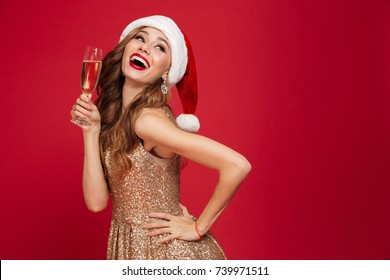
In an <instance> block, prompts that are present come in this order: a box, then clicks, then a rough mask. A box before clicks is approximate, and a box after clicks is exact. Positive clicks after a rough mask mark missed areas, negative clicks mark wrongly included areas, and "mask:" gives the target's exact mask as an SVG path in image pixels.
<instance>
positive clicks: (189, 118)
mask: <svg viewBox="0 0 390 280" xmlns="http://www.w3.org/2000/svg"><path fill="white" fill-rule="evenodd" d="M143 26H148V27H153V28H156V29H158V30H160V31H161V32H162V33H164V35H165V36H166V37H167V39H168V41H169V44H170V45H171V56H172V61H171V68H170V69H169V73H168V82H169V84H168V86H169V87H173V86H174V85H176V87H177V90H178V93H179V96H180V100H181V103H182V106H183V114H181V115H179V116H178V118H177V119H176V123H177V125H178V127H180V128H181V129H183V130H186V131H189V132H197V131H198V130H199V127H200V124H199V120H198V118H197V117H196V116H195V115H194V113H195V109H196V104H197V101H198V85H197V78H196V67H195V59H194V55H193V52H192V47H191V45H190V42H189V40H188V38H187V36H185V35H184V34H183V33H182V32H181V30H180V29H179V27H178V26H177V25H176V23H175V22H174V21H173V20H172V19H170V18H168V17H165V16H160V15H155V16H149V17H144V18H140V19H137V20H135V21H133V22H131V23H130V24H129V25H128V26H127V27H126V28H125V29H124V30H123V32H122V35H121V37H120V39H119V42H120V41H122V40H123V39H124V38H125V37H126V36H127V35H128V34H129V33H130V32H131V31H133V30H134V29H136V28H138V27H143Z"/></svg>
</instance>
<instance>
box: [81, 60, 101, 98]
mask: <svg viewBox="0 0 390 280" xmlns="http://www.w3.org/2000/svg"><path fill="white" fill-rule="evenodd" d="M101 68H102V62H101V61H99V60H83V66H82V69H81V90H82V91H83V93H85V94H92V92H93V91H94V90H95V89H96V86H97V83H98V81H99V76H100V69H101Z"/></svg>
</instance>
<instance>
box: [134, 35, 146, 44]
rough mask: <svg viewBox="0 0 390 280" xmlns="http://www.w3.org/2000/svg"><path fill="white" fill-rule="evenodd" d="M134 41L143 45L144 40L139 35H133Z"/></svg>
mask: <svg viewBox="0 0 390 280" xmlns="http://www.w3.org/2000/svg"><path fill="white" fill-rule="evenodd" d="M134 39H135V40H138V41H140V42H142V43H145V39H144V37H142V36H141V35H135V36H134Z"/></svg>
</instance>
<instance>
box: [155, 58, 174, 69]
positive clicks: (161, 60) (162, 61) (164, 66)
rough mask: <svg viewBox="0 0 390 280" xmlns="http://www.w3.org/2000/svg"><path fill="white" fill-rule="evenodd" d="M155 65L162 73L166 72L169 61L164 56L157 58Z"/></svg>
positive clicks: (169, 65) (169, 64)
mask: <svg viewBox="0 0 390 280" xmlns="http://www.w3.org/2000/svg"><path fill="white" fill-rule="evenodd" d="M157 63H158V65H159V67H160V68H161V69H163V71H168V70H169V68H170V67H171V59H170V57H168V56H166V55H164V56H161V57H159V58H158V62H157Z"/></svg>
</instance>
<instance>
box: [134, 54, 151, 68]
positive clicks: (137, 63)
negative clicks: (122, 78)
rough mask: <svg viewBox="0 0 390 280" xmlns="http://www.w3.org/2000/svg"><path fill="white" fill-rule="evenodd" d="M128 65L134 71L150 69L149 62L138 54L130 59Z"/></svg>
mask: <svg viewBox="0 0 390 280" xmlns="http://www.w3.org/2000/svg"><path fill="white" fill-rule="evenodd" d="M130 64H131V66H133V67H134V68H136V69H148V68H149V67H150V65H149V62H148V61H147V60H146V59H145V58H143V57H141V56H140V55H138V54H134V55H132V56H131V57H130Z"/></svg>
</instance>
